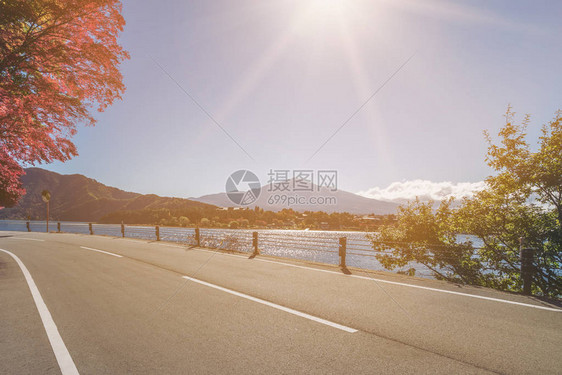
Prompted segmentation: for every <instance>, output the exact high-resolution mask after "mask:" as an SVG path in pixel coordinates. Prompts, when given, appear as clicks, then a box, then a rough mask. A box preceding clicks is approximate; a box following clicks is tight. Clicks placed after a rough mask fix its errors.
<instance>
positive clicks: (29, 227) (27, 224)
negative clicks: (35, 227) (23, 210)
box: [25, 221, 31, 232]
mask: <svg viewBox="0 0 562 375" xmlns="http://www.w3.org/2000/svg"><path fill="white" fill-rule="evenodd" d="M25 226H26V227H27V231H28V232H31V226H30V225H29V221H26V222H25Z"/></svg>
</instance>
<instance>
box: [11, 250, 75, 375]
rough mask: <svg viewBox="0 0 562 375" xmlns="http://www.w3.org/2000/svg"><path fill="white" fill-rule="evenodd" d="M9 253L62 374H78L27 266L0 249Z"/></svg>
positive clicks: (13, 255)
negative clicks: (35, 308)
mask: <svg viewBox="0 0 562 375" xmlns="http://www.w3.org/2000/svg"><path fill="white" fill-rule="evenodd" d="M0 251H3V252H5V253H7V254H8V255H10V256H11V257H12V258H14V259H15V261H16V263H17V264H18V265H19V266H20V268H21V271H22V273H23V275H24V276H25V280H26V281H27V285H28V286H29V290H30V291H31V295H32V296H33V301H35V306H37V310H38V311H39V316H40V317H41V321H42V322H43V326H44V327H45V331H46V332H47V337H48V338H49V342H50V343H51V347H52V348H53V352H54V353H55V357H56V359H57V362H58V364H59V367H60V371H61V373H62V374H63V375H75V374H78V369H77V368H76V365H75V364H74V361H73V360H72V357H71V356H70V353H69V352H68V349H67V348H66V345H64V341H62V337H61V336H60V334H59V330H58V329H57V326H56V324H55V322H54V320H53V317H52V316H51V313H50V312H49V309H48V308H47V305H46V304H45V302H44V301H43V298H42V297H41V293H39V289H37V285H35V282H34V281H33V278H32V277H31V274H30V273H29V271H28V270H27V267H26V266H25V264H23V262H22V261H21V260H20V258H18V257H17V256H16V255H15V254H12V253H11V252H9V251H7V250H3V249H0Z"/></svg>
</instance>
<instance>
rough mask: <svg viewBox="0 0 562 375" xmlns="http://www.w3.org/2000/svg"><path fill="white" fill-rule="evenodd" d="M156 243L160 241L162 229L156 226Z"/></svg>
mask: <svg viewBox="0 0 562 375" xmlns="http://www.w3.org/2000/svg"><path fill="white" fill-rule="evenodd" d="M156 241H160V227H159V226H158V225H157V226H156Z"/></svg>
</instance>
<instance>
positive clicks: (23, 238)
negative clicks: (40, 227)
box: [6, 237, 45, 242]
mask: <svg viewBox="0 0 562 375" xmlns="http://www.w3.org/2000/svg"><path fill="white" fill-rule="evenodd" d="M6 238H11V239H12V240H27V241H40V242H44V241H45V240H38V239H37V238H25V237H6Z"/></svg>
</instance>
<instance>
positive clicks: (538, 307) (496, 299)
mask: <svg viewBox="0 0 562 375" xmlns="http://www.w3.org/2000/svg"><path fill="white" fill-rule="evenodd" d="M254 260H257V261H260V262H268V263H276V264H282V265H285V266H289V267H296V268H303V269H307V270H312V271H318V272H326V273H332V274H334V275H340V276H345V277H353V278H356V279H363V280H371V281H376V282H381V283H386V284H392V285H400V286H406V287H409V288H416V289H424V290H429V291H432V292H439V293H448V294H454V295H457V296H463V297H471V298H478V299H484V300H488V301H494V302H501V303H508V304H512V305H518V306H525V307H532V308H535V309H541V310H547V311H556V312H562V309H557V308H553V307H546V306H538V305H532V304H530V303H523V302H515V301H509V300H505V299H501V298H493V297H486V296H479V295H477V294H468V293H462V292H455V291H452V290H444V289H437V288H431V287H427V286H421V285H414V284H408V283H401V282H398V281H390V280H383V279H377V278H374V277H368V276H361V275H346V274H344V273H341V272H336V271H329V270H322V269H319V268H313V267H306V266H299V265H296V264H290V263H283V262H276V261H272V260H266V259H257V258H254Z"/></svg>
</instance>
